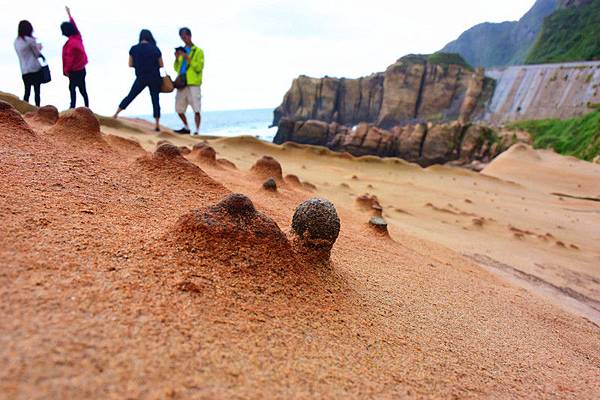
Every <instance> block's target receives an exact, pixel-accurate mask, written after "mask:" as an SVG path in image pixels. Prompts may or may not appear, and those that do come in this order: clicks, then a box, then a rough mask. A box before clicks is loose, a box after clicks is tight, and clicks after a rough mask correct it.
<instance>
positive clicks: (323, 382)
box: [0, 110, 600, 399]
mask: <svg viewBox="0 0 600 400" xmlns="http://www.w3.org/2000/svg"><path fill="white" fill-rule="evenodd" d="M80 114H81V113H80ZM70 117H72V118H73V121H71V122H69V121H68V120H67V118H65V117H63V118H61V120H59V121H58V123H57V124H56V125H51V124H48V123H45V122H43V121H42V120H41V119H34V118H29V119H28V122H29V124H30V126H31V130H29V129H28V127H27V125H25V124H23V123H22V121H21V120H20V119H19V118H20V117H18V115H16V114H14V113H11V112H8V111H6V110H0V217H1V221H2V223H1V224H0V237H2V238H3V240H2V242H1V244H0V296H1V302H0V304H1V306H0V307H1V312H2V315H3V318H2V319H1V320H0V321H1V322H0V362H1V365H2V366H3V368H2V369H0V397H2V398H11V399H12V398H28V399H29V398H90V397H95V398H175V399H177V398H181V399H184V398H185V399H187V398H211V399H212V398H333V397H336V398H369V397H376V398H450V397H454V398H465V397H467V398H490V397H492V398H514V397H535V398H577V399H581V398H589V399H593V398H598V397H599V396H600V348H599V346H598V343H600V329H599V328H598V325H596V324H595V323H594V322H593V321H596V320H595V318H597V314H594V311H593V310H594V308H593V306H594V304H595V303H593V302H591V303H590V302H589V301H588V300H585V299H591V300H592V301H598V300H600V295H599V291H598V287H599V284H598V278H599V275H600V273H599V271H598V269H597V265H598V260H599V249H598V246H597V243H598V237H599V228H598V227H599V226H600V224H598V222H599V221H598V219H599V218H600V216H599V215H598V213H597V210H598V203H596V202H593V201H589V200H579V199H575V198H570V197H569V198H563V199H562V200H561V199H560V198H559V197H558V196H554V195H552V194H549V193H551V192H553V191H560V192H565V191H567V189H568V191H569V193H568V194H569V195H573V196H580V195H582V194H585V195H586V196H588V195H593V191H594V190H597V187H596V188H594V187H590V186H588V185H589V184H590V183H586V182H587V181H584V180H583V178H582V181H581V183H580V184H581V185H582V186H581V187H577V185H575V186H574V187H573V186H572V185H567V184H565V185H557V187H556V188H554V187H553V186H552V185H553V182H552V179H549V178H545V176H544V171H546V169H545V168H546V166H545V164H546V161H547V160H545V159H544V157H542V160H541V161H539V160H538V161H539V162H533V163H530V164H528V167H529V168H530V170H529V171H530V174H529V175H527V174H521V175H518V174H514V173H513V172H511V171H510V169H509V168H508V167H502V165H501V163H500V161H502V162H503V163H506V164H511V160H512V162H515V163H520V162H522V159H523V157H521V156H520V154H519V153H518V152H517V151H513V152H511V153H509V154H507V155H506V156H504V157H503V158H502V159H499V160H498V161H499V163H498V166H495V165H492V166H490V167H488V170H486V171H485V173H486V174H487V175H477V174H474V173H470V172H466V171H463V170H458V169H451V168H446V167H434V168H430V169H427V170H422V169H420V168H419V167H416V166H413V165H409V164H406V163H403V162H401V161H396V160H386V161H383V162H382V161H380V160H378V159H374V158H364V159H352V158H348V157H345V156H338V155H334V154H331V153H329V152H327V151H325V150H322V149H315V148H307V147H298V146H289V145H286V146H283V147H279V146H273V145H269V144H265V143H260V142H258V141H256V140H253V139H249V138H239V139H219V140H212V141H210V145H211V146H213V147H214V148H215V150H216V151H217V158H218V159H219V158H221V159H222V158H224V159H227V160H229V161H232V162H233V163H235V164H236V166H237V169H234V168H233V167H232V166H231V165H230V164H227V163H218V162H217V163H215V162H211V160H208V161H207V160H206V158H202V157H193V154H189V155H188V160H186V159H184V158H183V157H181V156H177V155H176V154H175V155H173V154H172V153H170V152H168V151H163V152H162V153H158V154H150V153H146V151H144V150H143V149H141V148H140V147H139V146H138V145H136V143H135V142H132V141H130V140H125V139H123V138H133V139H135V140H137V141H139V143H140V144H141V145H142V147H144V148H145V149H146V150H151V151H153V150H154V149H155V147H156V143H157V142H158V141H159V140H161V139H167V140H169V141H171V142H172V143H173V144H176V145H187V146H188V147H189V148H190V149H191V147H192V145H193V144H194V143H197V142H198V140H197V139H191V138H189V137H187V138H184V137H177V136H175V135H169V134H160V135H155V134H152V133H150V132H149V131H147V132H144V133H139V132H134V131H129V130H123V129H121V130H116V129H114V128H108V127H102V131H103V133H97V132H94V130H95V127H94V126H93V123H91V122H90V121H89V120H88V119H87V116H86V115H85V113H83V114H81V115H79V114H76V115H73V114H71V115H70ZM136 125H137V126H138V127H142V128H144V129H146V125H145V124H143V123H140V122H137V123H136ZM109 134H113V135H119V136H121V137H123V138H117V137H113V136H109ZM524 151H525V153H526V154H535V152H533V151H531V150H524ZM263 155H270V156H273V157H275V158H276V159H277V160H279V161H280V162H281V165H282V167H283V175H284V176H285V175H287V174H294V175H296V176H298V177H299V178H300V180H301V181H302V182H305V183H306V182H308V183H310V184H312V185H314V187H315V188H316V190H315V189H310V186H308V188H307V187H306V186H299V185H298V184H297V183H296V184H294V183H293V181H291V180H286V181H285V182H282V181H280V182H278V186H279V188H278V191H277V192H275V193H272V192H268V191H265V190H263V189H262V188H261V185H262V182H263V181H264V176H260V174H257V173H255V172H253V171H251V168H250V167H251V166H252V165H253V164H254V163H255V162H256V160H258V159H259V158H261V157H262V156H263ZM511 157H512V158H511ZM189 160H193V161H189ZM561 160H562V159H561ZM561 160H559V161H561ZM563 161H564V160H563ZM553 162H556V160H554V159H553V160H550V161H547V163H553ZM566 162H571V163H575V162H574V161H573V160H568V161H566ZM585 165H586V167H585V168H589V171H591V172H589V174H590V176H591V177H592V178H593V177H594V176H595V177H596V178H597V177H600V172H598V170H595V169H592V167H589V165H588V164H585ZM573 168H574V170H575V171H571V170H569V169H565V170H563V171H562V172H560V170H559V172H560V173H564V174H567V175H570V178H568V177H565V181H569V182H570V181H571V180H575V179H579V175H578V174H577V173H576V172H577V171H578V170H579V168H575V167H573ZM586 171H587V169H586ZM503 174H509V176H506V175H503ZM586 174H587V172H586ZM354 175H355V176H356V178H357V179H352V177H353V176H354ZM525 179H530V180H531V181H533V182H535V183H532V184H529V183H528V182H526V181H524V180H525ZM509 181H513V182H512V183H511V182H509ZM288 182H289V183H288ZM342 184H345V185H344V186H342ZM231 192H241V193H244V194H246V195H247V196H249V197H250V198H251V199H252V201H253V202H254V205H255V206H256V208H257V209H258V210H259V211H260V212H262V213H263V214H264V215H266V216H268V217H270V218H272V219H273V220H274V221H275V222H276V223H277V225H278V226H279V227H280V228H281V229H282V230H283V231H284V232H286V231H287V230H288V227H289V226H290V221H291V217H292V215H293V213H294V209H295V207H296V206H297V205H298V204H299V203H300V202H302V201H303V200H305V199H308V198H310V197H313V196H323V197H327V198H329V199H330V200H332V201H333V202H334V203H335V204H336V207H337V209H338V213H339V215H340V219H341V222H342V230H341V233H340V237H339V239H338V241H337V243H336V245H335V246H334V248H333V250H332V255H331V263H330V264H326V263H325V264H322V263H311V262H308V261H307V260H306V259H303V258H302V257H303V256H302V254H295V253H294V252H293V251H291V250H289V249H288V247H287V246H286V245H285V243H284V244H282V243H280V242H279V240H280V239H277V238H279V237H280V236H277V235H275V236H273V237H274V238H275V239H273V246H272V247H270V246H269V243H268V242H266V243H265V242H264V241H261V242H252V241H247V240H246V236H244V234H243V232H242V233H241V234H240V235H238V236H236V237H237V238H238V239H237V240H238V246H233V245H232V243H223V242H222V241H217V242H214V243H215V245H214V246H213V247H208V246H199V247H197V246H193V245H192V246H188V245H185V246H184V245H181V243H182V240H180V238H181V237H182V236H181V235H184V238H192V237H193V238H194V240H193V241H192V242H194V241H195V240H199V239H197V238H201V237H202V234H197V233H194V232H190V229H191V230H192V231H193V227H190V226H191V225H189V224H188V223H186V222H185V221H188V219H187V218H189V217H186V215H190V214H189V213H190V212H191V211H192V210H194V209H206V208H207V207H210V206H211V205H213V204H215V203H217V202H218V201H219V200H220V199H222V198H223V197H224V196H225V195H227V194H228V193H231ZM364 192H370V193H372V194H375V195H377V197H378V199H379V202H380V203H381V205H382V206H383V209H384V212H383V215H384V217H385V218H387V220H388V222H389V223H390V237H386V236H382V235H379V234H376V233H375V232H374V231H373V230H371V228H369V226H368V225H367V221H368V219H369V217H370V215H371V214H370V211H369V210H365V209H364V207H359V205H357V204H356V203H355V199H356V197H358V196H359V195H361V194H363V193H364ZM596 195H600V193H597V194H596ZM525 209H527V211H525ZM571 210H577V211H571ZM582 210H584V211H582ZM216 215H218V214H216ZM182 216H183V217H184V218H183V219H181V217H182ZM182 223H183V224H184V225H182ZM267 225H269V224H267ZM182 226H185V229H183V228H182ZM269 226H270V225H269ZM558 226H560V228H558ZM252 229H253V228H252ZM547 233H548V234H551V235H552V239H550V236H547V237H546V239H545V240H544V239H542V238H541V237H540V236H543V235H546V234H547ZM185 235H190V236H185ZM194 235H199V236H194ZM213 239H214V237H213ZM223 240H224V239H223ZM183 241H185V240H183ZM559 241H560V242H562V243H563V245H564V247H563V246H560V245H557V242H559ZM192 244H193V243H192ZM571 246H576V247H577V249H574V248H572V247H571ZM459 253H464V254H467V255H469V256H470V257H471V258H472V259H475V260H478V261H480V262H485V263H486V264H488V265H490V268H492V269H494V270H496V269H498V268H500V272H503V273H505V274H507V275H510V276H512V277H513V278H514V282H512V283H511V282H507V281H506V280H504V279H503V278H502V277H499V276H498V275H496V274H494V273H490V272H489V271H486V270H485V269H483V268H481V267H480V266H479V265H477V264H476V263H475V262H474V261H473V260H470V259H468V258H465V257H463V256H462V255H460V254H459ZM594 261H595V264H594ZM537 264H539V265H542V266H544V267H545V268H540V269H539V270H537V269H535V268H534V267H535V265H537ZM498 265H502V266H504V267H498ZM594 266H596V269H594V268H593V267H594ZM511 268H512V269H511ZM514 271H521V272H523V273H526V274H529V275H531V276H534V277H537V279H538V281H531V282H533V283H531V282H529V283H530V284H531V286H532V287H533V286H536V285H535V284H536V282H537V283H538V284H539V285H538V286H539V287H542V288H544V287H545V286H544V285H554V286H555V287H562V286H564V287H565V288H567V289H569V290H572V291H574V292H577V293H579V294H581V295H582V296H584V297H580V298H575V297H576V296H575V297H573V296H571V297H569V298H570V299H574V301H575V303H576V304H579V305H581V310H575V311H577V312H578V314H573V313H571V312H570V311H574V309H573V308H572V307H571V308H569V307H570V305H569V304H566V303H565V301H563V300H564V299H563V298H561V297H560V296H558V295H555V294H554V292H551V291H549V292H544V293H542V296H539V295H537V294H535V293H532V292H531V291H528V290H525V289H523V288H522V287H518V286H515V285H514V284H513V283H519V284H522V283H523V281H525V280H524V279H522V276H519V275H518V273H516V272H514ZM532 279H533V278H532ZM544 282H545V283H544ZM540 285H541V286H540ZM549 287H553V286H549ZM534 289H535V288H534ZM569 290H566V292H567V293H570V291H569ZM558 292H560V291H558ZM563 295H564V293H563ZM565 296H566V295H565ZM567 297H568V296H567ZM586 301H588V303H586ZM553 303H556V304H553ZM557 305H558V306H557ZM586 307H587V308H586ZM596 311H597V310H596ZM586 313H587V314H586ZM584 314H585V318H582V317H581V315H584Z"/></svg>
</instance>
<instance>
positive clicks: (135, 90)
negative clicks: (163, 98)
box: [113, 29, 164, 132]
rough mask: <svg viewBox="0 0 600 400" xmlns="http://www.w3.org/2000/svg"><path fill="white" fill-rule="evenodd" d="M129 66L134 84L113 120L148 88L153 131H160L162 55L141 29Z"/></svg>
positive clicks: (131, 51)
mask: <svg viewBox="0 0 600 400" xmlns="http://www.w3.org/2000/svg"><path fill="white" fill-rule="evenodd" d="M129 66H130V67H132V68H135V76H136V78H135V82H133V86H132V87H131V90H130V91H129V94H128V95H127V97H125V98H124V99H123V101H121V104H119V108H118V109H117V112H116V113H115V115H114V116H113V118H117V117H118V116H119V113H120V112H121V111H123V110H124V109H126V108H127V106H128V105H129V104H131V102H132V101H133V100H134V99H135V98H136V97H137V96H138V94H140V93H142V91H143V90H144V89H145V88H146V87H148V89H149V90H150V98H151V99H152V109H153V112H154V118H155V120H156V126H155V128H154V130H155V131H157V132H159V131H160V126H159V122H160V103H159V98H158V96H159V93H160V86H161V83H162V78H161V76H160V69H161V68H162V67H163V66H164V64H163V60H162V54H161V52H160V50H159V49H158V47H156V40H154V37H153V36H152V33H151V32H150V31H149V30H147V29H143V30H142V31H141V32H140V41H139V43H138V44H136V45H135V46H133V47H132V48H131V50H129Z"/></svg>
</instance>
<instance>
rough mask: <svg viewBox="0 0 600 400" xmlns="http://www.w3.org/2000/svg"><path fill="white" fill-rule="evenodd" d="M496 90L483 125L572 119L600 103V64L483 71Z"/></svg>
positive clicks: (571, 64) (548, 65)
mask: <svg viewBox="0 0 600 400" xmlns="http://www.w3.org/2000/svg"><path fill="white" fill-rule="evenodd" d="M486 75H487V76H488V77H489V78H492V79H495V80H496V89H495V91H494V95H493V97H492V100H491V102H490V104H489V107H488V111H487V112H486V114H485V116H484V121H486V122H488V123H490V124H493V125H498V124H502V123H505V122H511V121H520V120H536V119H546V118H561V119H562V118H573V117H576V116H580V115H583V114H585V113H588V112H590V111H592V109H591V108H590V106H592V105H594V104H596V103H600V62H580V63H563V64H543V65H530V66H514V67H507V68H501V69H490V70H487V71H486Z"/></svg>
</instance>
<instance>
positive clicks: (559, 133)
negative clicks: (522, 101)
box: [511, 110, 600, 161]
mask: <svg viewBox="0 0 600 400" xmlns="http://www.w3.org/2000/svg"><path fill="white" fill-rule="evenodd" d="M511 127H513V128H517V129H523V130H525V131H527V132H529V133H530V134H531V135H532V136H533V146H534V147H535V148H552V149H554V151H556V152H557V153H560V154H564V155H569V156H574V157H577V158H581V159H583V160H587V161H592V160H593V159H594V157H596V156H598V155H599V154H600V110H596V111H593V112H591V113H589V114H586V115H584V116H582V117H579V118H572V119H566V120H558V119H548V120H541V121H523V122H516V123H514V124H512V125H511Z"/></svg>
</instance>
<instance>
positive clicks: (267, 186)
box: [262, 178, 277, 192]
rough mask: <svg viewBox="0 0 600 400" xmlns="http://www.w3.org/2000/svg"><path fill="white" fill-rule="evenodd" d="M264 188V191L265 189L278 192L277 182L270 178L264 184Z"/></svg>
mask: <svg viewBox="0 0 600 400" xmlns="http://www.w3.org/2000/svg"><path fill="white" fill-rule="evenodd" d="M262 187H263V189H265V190H267V191H269V192H276V191H277V182H275V179H273V178H269V179H267V180H266V181H264V182H263V184H262Z"/></svg>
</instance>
